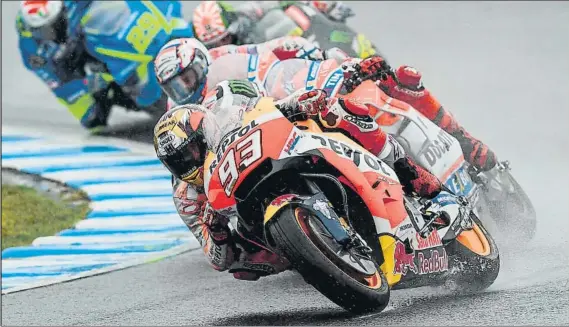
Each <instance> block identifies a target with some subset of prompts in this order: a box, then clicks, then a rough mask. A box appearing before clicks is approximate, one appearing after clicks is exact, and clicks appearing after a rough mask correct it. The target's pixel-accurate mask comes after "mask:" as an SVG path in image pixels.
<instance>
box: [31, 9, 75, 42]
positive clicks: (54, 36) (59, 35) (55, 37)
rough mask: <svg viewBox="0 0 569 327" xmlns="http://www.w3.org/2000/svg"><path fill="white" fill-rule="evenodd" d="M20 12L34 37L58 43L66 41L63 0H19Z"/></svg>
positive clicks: (65, 18) (65, 19)
mask: <svg viewBox="0 0 569 327" xmlns="http://www.w3.org/2000/svg"><path fill="white" fill-rule="evenodd" d="M20 12H21V15H22V20H23V21H24V23H25V24H26V25H28V26H29V27H30V30H31V32H32V36H33V37H34V38H36V39H41V40H49V41H55V42H58V43H65V41H67V16H66V15H65V7H64V5H63V1H37V0H35V1H20Z"/></svg>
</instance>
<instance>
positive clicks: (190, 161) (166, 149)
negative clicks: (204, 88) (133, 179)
mask: <svg viewBox="0 0 569 327" xmlns="http://www.w3.org/2000/svg"><path fill="white" fill-rule="evenodd" d="M205 110H207V109H205V107H203V106H201V105H194V104H192V105H184V106H179V107H176V108H174V109H172V110H170V111H168V112H166V113H165V114H164V115H162V117H160V120H158V122H157V123H156V126H155V127H154V150H155V151H156V156H157V157H158V159H160V161H161V162H162V164H163V165H164V166H165V167H166V168H167V169H168V170H169V171H170V172H171V173H172V175H174V176H175V177H176V178H179V179H181V180H183V181H186V182H189V183H193V182H195V181H196V180H199V179H200V168H201V167H202V166H203V164H204V161H205V157H206V154H207V142H206V139H205V137H204V133H203V120H204V116H205V114H204V111H205Z"/></svg>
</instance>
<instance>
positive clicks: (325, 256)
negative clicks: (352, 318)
mask: <svg viewBox="0 0 569 327" xmlns="http://www.w3.org/2000/svg"><path fill="white" fill-rule="evenodd" d="M267 227H268V232H269V234H270V237H271V238H272V239H273V241H274V243H275V245H276V247H277V249H279V251H280V252H281V253H282V254H283V255H284V256H285V257H286V258H287V259H288V260H289V261H290V262H291V263H292V265H293V267H294V268H295V269H296V270H297V271H298V272H299V273H300V274H301V275H302V276H303V277H304V279H305V280H306V281H307V282H308V283H309V284H311V285H312V286H314V288H316V289H317V290H318V291H320V293H322V294H323V295H325V296H326V297H327V298H328V299H330V300H331V301H333V302H334V303H336V304H337V305H339V306H341V307H342V308H344V309H345V310H347V311H350V312H352V313H355V314H361V313H368V312H380V311H382V310H383V309H385V307H386V306H387V304H388V302H389V296H390V290H389V286H388V284H387V280H386V278H385V276H384V274H383V272H382V271H381V269H379V268H378V267H377V265H376V264H375V263H374V262H373V261H372V263H373V265H374V267H375V274H373V275H371V276H370V275H364V274H362V273H361V271H358V270H357V269H355V268H352V267H349V265H348V264H346V263H345V261H344V260H342V258H340V257H339V256H338V255H336V253H334V251H333V249H332V248H331V246H332V247H333V246H334V245H333V244H332V242H334V243H335V241H334V240H333V239H332V237H331V236H330V235H329V233H328V232H327V231H326V229H325V228H324V226H323V225H322V224H321V223H320V222H319V220H318V219H317V218H315V217H314V216H313V214H311V212H310V211H309V210H307V209H304V208H300V207H293V206H287V207H286V208H283V209H281V211H280V212H279V213H277V215H276V216H275V217H274V218H273V219H271V221H270V222H269V223H268V226H267ZM336 244H337V243H336ZM368 264H370V263H369V262H368Z"/></svg>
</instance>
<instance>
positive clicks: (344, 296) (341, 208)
mask: <svg viewBox="0 0 569 327" xmlns="http://www.w3.org/2000/svg"><path fill="white" fill-rule="evenodd" d="M241 114H242V117H240V119H239V122H238V123H237V124H234V125H231V124H224V123H219V124H218V125H219V126H233V127H235V126H237V128H233V127H231V128H227V129H225V130H226V131H227V132H224V133H220V134H219V140H218V141H217V140H216V141H215V146H214V147H212V148H214V149H217V150H216V153H213V152H210V153H209V154H208V157H207V159H206V162H205V166H204V187H205V191H206V192H207V193H206V194H207V196H208V199H209V201H210V203H211V205H212V206H213V208H214V209H216V210H218V211H220V212H222V213H223V214H224V215H227V216H235V217H236V218H235V219H233V221H232V225H234V224H237V225H238V227H237V228H234V232H237V233H239V234H240V235H241V236H242V237H247V238H249V239H250V240H252V241H255V242H256V243H259V244H262V245H263V246H264V247H266V248H267V249H269V250H271V251H274V252H276V253H279V254H280V255H282V256H284V257H285V258H287V259H288V260H289V261H290V262H291V264H292V267H293V268H294V269H296V270H297V271H298V272H299V273H300V274H301V275H302V276H303V278H304V279H305V280H306V281H307V282H308V283H309V284H311V285H313V286H314V287H315V288H316V289H317V290H318V291H320V292H321V293H322V294H324V295H325V296H326V297H328V298H329V299H330V300H332V301H333V302H335V303H336V304H338V305H339V306H341V307H343V308H344V309H346V310H348V311H350V312H353V313H364V312H372V311H381V310H383V309H384V308H385V307H386V306H387V304H388V302H389V297H390V290H391V289H392V288H407V287H419V286H425V285H437V284H444V283H446V282H447V281H449V280H452V281H454V283H455V285H457V286H458V287H459V288H460V289H466V290H469V291H477V290H482V289H485V288H487V287H488V286H490V285H491V284H492V283H493V282H494V280H495V278H496V277H497V275H498V271H499V267H500V261H499V254H498V249H497V247H496V244H495V242H494V240H493V239H492V237H491V236H490V235H489V234H488V232H487V231H486V229H485V228H484V226H483V225H482V223H481V222H480V220H479V219H478V218H477V217H476V215H475V214H474V213H473V212H472V210H471V208H470V207H469V206H468V204H467V203H461V204H459V203H456V202H455V204H454V207H452V208H450V209H448V210H450V211H452V212H453V213H454V215H453V216H452V217H451V220H450V222H449V224H448V226H447V227H444V228H442V229H435V228H434V227H433V224H432V222H433V221H432V220H434V218H433V219H429V216H428V215H427V214H426V213H427V212H428V210H427V209H428V207H429V205H430V203H429V201H426V200H424V199H417V198H412V197H408V196H406V195H405V194H404V193H403V190H402V187H401V184H400V182H399V180H398V178H397V176H396V174H395V172H394V171H393V170H392V169H391V168H390V167H389V166H387V165H386V164H385V163H383V162H382V161H381V160H379V159H377V157H376V156H374V155H372V154H371V153H369V152H368V151H366V150H365V149H364V148H363V147H361V146H360V145H358V144H357V143H355V142H354V141H352V140H351V139H349V138H348V137H346V136H344V135H342V134H340V133H329V132H323V131H322V129H321V128H320V127H319V126H318V124H317V123H316V122H314V121H312V120H306V121H297V122H296V123H292V122H291V121H290V120H289V119H288V118H287V117H284V116H283V114H282V113H281V112H280V111H279V110H278V109H277V108H276V107H275V106H274V103H273V99H272V98H261V99H260V100H259V101H258V102H257V104H256V105H255V106H254V108H251V109H249V110H247V111H245V112H242V113H240V115H241ZM222 119H223V117H222ZM222 134H223V135H222ZM208 142H209V141H208ZM235 220H237V222H235ZM234 226H235V225H234Z"/></svg>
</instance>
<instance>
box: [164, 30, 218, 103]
mask: <svg viewBox="0 0 569 327" xmlns="http://www.w3.org/2000/svg"><path fill="white" fill-rule="evenodd" d="M210 63H211V57H210V55H209V53H208V51H207V49H206V47H205V46H204V45H203V44H202V43H201V42H200V41H198V40H196V39H193V38H182V39H174V40H171V41H170V42H168V43H166V44H165V45H164V46H163V47H162V48H161V49H160V51H159V52H158V55H156V58H155V59H154V73H155V75H156V78H157V79H158V83H159V84H160V87H161V88H162V90H163V91H164V92H165V93H166V94H167V95H168V96H169V97H170V99H172V100H173V101H174V102H175V103H176V104H178V105H182V104H190V103H201V101H202V100H203V98H204V96H205V93H206V92H207V73H208V67H209V64H210Z"/></svg>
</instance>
